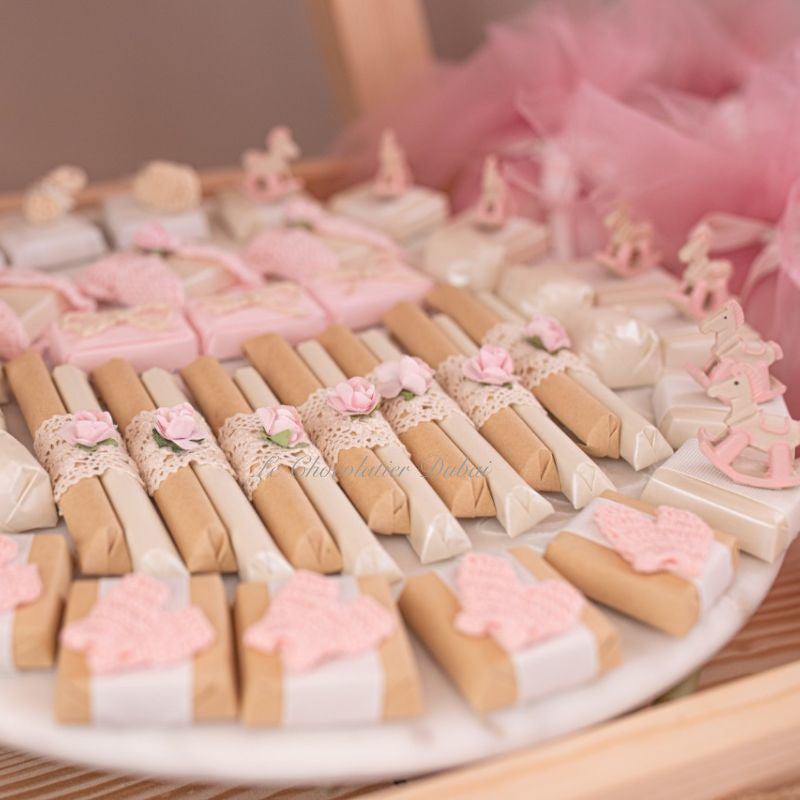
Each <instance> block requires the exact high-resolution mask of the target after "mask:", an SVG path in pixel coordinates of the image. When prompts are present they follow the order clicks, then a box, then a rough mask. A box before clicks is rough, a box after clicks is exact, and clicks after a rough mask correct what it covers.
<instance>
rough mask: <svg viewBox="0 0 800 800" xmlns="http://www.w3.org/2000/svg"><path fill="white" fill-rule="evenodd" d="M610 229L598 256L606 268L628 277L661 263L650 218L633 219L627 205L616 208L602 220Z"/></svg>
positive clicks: (596, 255) (607, 228) (598, 259)
mask: <svg viewBox="0 0 800 800" xmlns="http://www.w3.org/2000/svg"><path fill="white" fill-rule="evenodd" d="M603 224H604V225H605V226H606V230H608V232H609V239H608V244H607V245H606V249H605V250H604V251H603V252H601V253H596V254H595V258H596V259H597V261H599V262H600V263H601V264H602V265H603V266H604V267H606V269H608V270H609V271H611V272H613V273H614V274H615V275H619V276H620V277H621V278H629V277H631V276H632V275H639V274H641V273H642V272H646V271H647V270H649V269H653V268H654V267H656V266H657V265H658V262H659V260H660V259H661V254H660V253H658V252H657V251H656V250H655V248H654V247H653V226H652V225H650V223H648V222H634V221H633V219H631V215H630V213H629V212H628V209H627V208H625V207H624V206H619V207H618V208H615V209H614V210H613V211H612V212H611V213H610V214H608V215H607V216H606V218H605V219H604V220H603Z"/></svg>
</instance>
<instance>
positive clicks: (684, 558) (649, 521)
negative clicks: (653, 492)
mask: <svg viewBox="0 0 800 800" xmlns="http://www.w3.org/2000/svg"><path fill="white" fill-rule="evenodd" d="M594 521H595V523H596V525H597V527H598V528H599V529H600V532H601V533H602V534H603V536H605V537H606V539H608V541H609V542H610V543H611V545H612V546H613V548H614V549H615V550H616V551H617V552H618V553H619V554H620V555H621V556H622V557H623V558H624V559H625V560H626V561H627V562H628V563H629V564H630V565H631V566H632V567H633V568H634V569H635V570H636V571H637V572H643V573H651V572H672V573H674V574H675V575H680V576H681V577H684V578H694V577H696V576H697V575H699V574H700V572H701V571H702V569H703V565H704V564H705V563H706V560H707V559H708V554H709V551H710V549H711V544H712V542H713V541H714V533H713V531H712V530H711V528H709V526H708V525H707V524H706V523H705V522H704V521H703V520H702V519H700V517H698V516H697V514H694V513H692V512H691V511H684V510H682V509H679V508H672V507H671V506H659V507H658V508H657V509H656V516H655V518H653V517H651V516H650V515H648V514H643V513H642V512H641V511H636V509H633V508H629V507H628V506H623V505H618V504H615V505H610V506H602V507H601V508H598V509H597V510H596V511H595V512H594Z"/></svg>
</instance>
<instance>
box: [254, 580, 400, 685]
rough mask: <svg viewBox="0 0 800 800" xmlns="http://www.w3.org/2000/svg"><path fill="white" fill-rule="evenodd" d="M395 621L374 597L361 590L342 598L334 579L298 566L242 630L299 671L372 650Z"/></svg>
mask: <svg viewBox="0 0 800 800" xmlns="http://www.w3.org/2000/svg"><path fill="white" fill-rule="evenodd" d="M395 626H396V622H395V618H394V616H393V615H392V614H391V613H390V612H389V611H387V610H386V608H384V607H383V606H382V605H381V604H380V603H379V602H378V601H377V600H375V599H374V598H372V597H370V596H368V595H359V597H358V598H357V599H356V600H353V601H351V602H346V603H343V602H342V601H341V600H340V599H339V587H338V584H337V581H336V580H335V579H332V578H325V577H323V576H321V575H316V574H315V573H313V572H306V571H304V570H298V571H297V572H295V573H294V574H293V575H292V577H291V578H290V579H289V581H288V582H287V583H286V585H285V586H284V587H283V589H281V590H280V591H279V592H278V593H277V594H276V595H275V597H274V598H273V600H272V602H271V603H270V606H269V608H268V609H267V612H266V614H264V616H263V617H262V618H261V619H260V620H259V621H258V622H256V623H255V624H254V625H251V626H250V627H249V628H248V629H247V630H246V631H245V634H244V643H245V644H246V645H247V646H248V647H253V648H254V649H256V650H261V651H263V652H266V653H272V652H274V651H276V650H278V651H280V653H281V656H282V659H283V664H284V665H285V666H286V667H287V668H288V669H289V670H291V671H292V672H302V671H304V670H308V669H311V668H312V667H315V666H317V665H319V664H322V663H324V662H326V661H331V660H333V659H336V658H342V657H347V656H354V655H358V654H359V653H364V652H366V651H367V650H371V649H372V648H373V647H376V646H377V645H378V644H380V643H381V642H382V641H383V640H384V639H387V638H388V637H389V636H391V635H392V633H394V630H395Z"/></svg>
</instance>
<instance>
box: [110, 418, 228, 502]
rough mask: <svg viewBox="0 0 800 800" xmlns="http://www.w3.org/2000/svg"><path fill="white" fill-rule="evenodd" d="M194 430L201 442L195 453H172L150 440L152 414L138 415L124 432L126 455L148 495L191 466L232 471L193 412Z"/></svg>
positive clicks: (191, 451) (152, 426)
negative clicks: (172, 476)
mask: <svg viewBox="0 0 800 800" xmlns="http://www.w3.org/2000/svg"><path fill="white" fill-rule="evenodd" d="M194 418H195V430H199V431H202V432H203V434H204V436H203V441H202V442H200V443H199V444H198V445H197V447H196V448H195V449H194V450H183V451H181V452H174V451H173V450H171V449H169V448H167V447H159V445H158V444H157V443H156V440H155V438H154V437H153V429H154V428H155V427H156V412H155V411H140V412H139V413H138V414H137V415H136V416H135V417H134V418H133V419H132V420H131V421H130V422H129V423H128V427H127V428H126V430H125V441H126V443H127V445H128V452H130V454H131V457H132V458H133V460H134V461H135V462H136V466H138V467H139V472H140V473H141V475H142V478H143V479H144V485H145V488H146V489H147V492H148V494H151V495H152V494H154V493H155V492H156V491H157V490H158V488H159V487H160V486H161V484H162V483H163V482H164V481H165V480H166V479H167V478H168V477H169V476H170V475H172V474H173V473H175V472H177V471H178V470H179V469H183V467H188V466H190V465H191V464H205V465H207V466H209V467H217V468H219V469H222V470H224V471H225V472H227V473H228V474H229V475H233V470H232V469H231V466H230V464H228V462H227V460H226V458H225V454H224V453H223V452H222V450H221V449H220V447H219V445H218V444H217V443H216V441H215V440H214V436H213V435H212V433H211V430H210V429H209V427H208V425H207V424H206V422H205V420H204V419H203V418H202V417H201V416H200V415H199V414H198V413H197V412H196V411H195V412H194Z"/></svg>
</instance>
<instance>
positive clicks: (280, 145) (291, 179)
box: [242, 125, 303, 203]
mask: <svg viewBox="0 0 800 800" xmlns="http://www.w3.org/2000/svg"><path fill="white" fill-rule="evenodd" d="M266 145H267V149H266V150H247V151H246V152H245V154H244V155H243V156H242V166H243V167H244V184H243V186H244V192H245V194H246V195H247V196H248V197H250V199H251V200H255V201H256V202H257V203H265V202H266V203H270V202H274V201H276V200H280V199H282V198H284V197H286V196H287V195H290V194H294V193H295V192H298V191H300V189H301V188H302V186H303V184H302V181H301V180H300V179H299V178H296V177H295V176H294V175H293V174H292V169H291V165H292V162H293V161H296V160H297V159H298V158H299V157H300V148H299V147H298V146H297V143H296V142H295V140H294V138H293V137H292V132H291V130H290V129H289V128H287V127H285V126H283V125H281V126H279V127H276V128H273V129H272V130H271V131H270V132H269V133H268V134H267V138H266Z"/></svg>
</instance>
